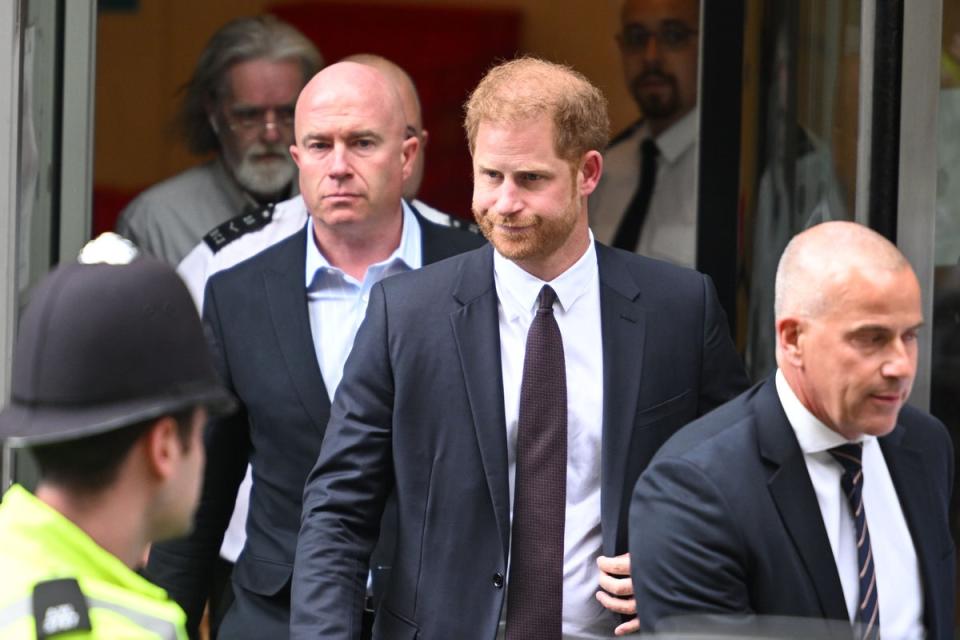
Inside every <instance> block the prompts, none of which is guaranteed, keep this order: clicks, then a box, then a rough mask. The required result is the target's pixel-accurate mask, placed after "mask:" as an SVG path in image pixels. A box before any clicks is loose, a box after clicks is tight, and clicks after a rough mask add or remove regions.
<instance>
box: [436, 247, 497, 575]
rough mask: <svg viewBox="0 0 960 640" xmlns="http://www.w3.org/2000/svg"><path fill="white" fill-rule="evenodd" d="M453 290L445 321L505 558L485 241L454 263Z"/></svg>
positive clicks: (492, 302)
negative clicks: (456, 270) (452, 307)
mask: <svg viewBox="0 0 960 640" xmlns="http://www.w3.org/2000/svg"><path fill="white" fill-rule="evenodd" d="M453 296H454V298H455V299H456V300H457V302H458V303H459V304H461V305H462V306H461V307H460V308H459V309H458V310H457V311H455V312H453V313H452V314H451V315H450V322H451V324H452V325H453V335H454V340H455V341H456V345H457V353H458V355H459V356H460V365H461V367H462V368H463V377H464V382H465V384H466V388H467V399H468V401H469V403H470V411H471V413H472V415H473V425H474V428H475V429H476V433H477V443H478V445H479V447H480V457H481V458H482V460H483V468H484V471H485V473H486V476H487V484H488V486H489V489H490V498H491V500H492V501H493V508H494V511H495V513H496V518H497V527H498V529H499V532H500V541H501V544H502V546H503V553H504V557H505V558H506V555H507V549H508V545H509V540H510V494H509V488H508V483H507V474H508V469H507V438H506V433H507V432H506V417H505V416H504V408H503V370H502V368H501V363H500V324H499V318H498V315H497V292H496V288H495V287H494V284H493V249H492V248H491V247H489V246H487V247H484V248H482V249H479V250H476V251H473V252H471V253H469V254H466V259H465V260H464V261H463V262H461V263H460V273H459V279H458V281H457V284H456V285H455V288H454V291H453Z"/></svg>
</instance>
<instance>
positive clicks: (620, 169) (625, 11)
mask: <svg viewBox="0 0 960 640" xmlns="http://www.w3.org/2000/svg"><path fill="white" fill-rule="evenodd" d="M620 15H621V25H622V29H621V31H620V33H619V34H618V36H617V43H618V44H619V46H620V54H621V56H622V59H623V73H624V77H625V79H626V83H627V87H628V88H629V90H630V93H631V95H633V99H634V100H635V101H636V103H637V106H638V107H640V111H641V113H642V118H641V119H640V120H639V121H638V122H636V123H635V124H633V125H632V126H631V127H630V128H628V129H627V130H625V131H624V132H622V133H621V134H619V135H618V136H616V137H615V138H614V139H613V141H612V142H611V144H610V146H609V147H608V148H607V150H606V151H605V152H604V154H603V160H604V175H603V177H602V178H601V180H600V184H599V185H598V186H597V189H596V190H595V191H594V192H593V195H591V196H590V226H591V228H592V229H593V232H594V233H595V234H597V239H598V240H600V241H601V242H606V243H608V244H611V245H613V246H615V247H619V248H621V249H626V250H627V251H635V252H637V253H639V254H641V255H645V256H650V257H652V258H660V259H662V260H667V261H669V262H673V263H675V264H679V265H682V266H686V267H695V266H696V259H697V201H696V179H695V178H696V142H697V113H698V110H697V108H696V107H697V57H698V55H699V37H698V32H699V25H700V0H624V2H623V6H622V9H621V14H620Z"/></svg>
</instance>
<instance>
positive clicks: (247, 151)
mask: <svg viewBox="0 0 960 640" xmlns="http://www.w3.org/2000/svg"><path fill="white" fill-rule="evenodd" d="M322 64H323V60H322V58H321V56H320V53H319V52H318V51H317V50H316V48H315V47H314V46H313V44H312V43H311V42H310V41H309V40H307V38H306V37H304V36H303V34H301V33H300V32H299V31H297V30H296V29H294V28H293V27H291V26H290V25H288V24H286V23H285V22H281V21H280V20H278V19H276V18H274V17H273V16H269V15H266V16H259V17H253V18H239V19H237V20H234V21H232V22H229V23H228V24H227V25H225V26H224V27H222V28H221V29H220V30H219V31H217V33H215V34H214V35H213V37H212V38H211V39H210V42H209V43H208V44H207V46H206V48H205V49H204V51H203V53H202V54H201V55H200V60H199V61H198V63H197V67H196V69H195V70H194V73H193V77H192V78H191V79H190V81H189V82H188V83H187V84H186V86H185V93H184V97H183V103H182V106H181V110H180V114H179V117H178V124H179V126H180V129H181V131H182V133H183V135H184V138H185V139H186V142H187V146H188V147H189V149H190V151H192V152H193V153H196V154H198V155H204V154H209V153H215V154H216V155H217V157H216V158H215V159H214V160H211V161H210V162H207V163H205V164H202V165H200V166H198V167H194V168H192V169H189V170H187V171H185V172H184V173H181V174H179V175H176V176H174V177H172V178H169V179H167V180H165V181H163V182H161V183H160V184H157V185H155V186H153V187H151V188H150V189H148V190H147V191H145V192H143V193H142V194H140V195H139V196H138V197H137V198H136V199H135V200H134V201H133V202H131V203H130V204H129V205H128V206H127V208H126V209H124V210H123V212H122V213H121V214H120V218H119V220H118V222H117V231H118V233H120V234H122V235H124V236H126V237H127V238H128V239H130V240H131V241H133V242H134V244H136V245H137V246H138V247H139V248H140V249H142V250H143V251H144V252H145V253H148V254H150V255H153V256H156V257H158V258H162V259H163V260H166V261H167V262H168V263H170V264H171V265H173V266H176V265H177V264H178V263H179V262H180V261H181V260H182V259H183V257H184V256H185V255H187V253H188V252H189V251H190V250H191V249H193V247H194V246H195V245H196V244H197V243H198V242H200V239H201V238H202V237H203V236H204V234H205V233H207V232H208V231H210V230H211V229H213V228H214V227H216V226H217V225H220V224H221V223H223V222H226V221H227V220H230V219H231V218H234V217H236V216H239V215H242V214H244V213H249V214H250V215H252V216H255V217H256V219H257V220H258V221H259V222H260V223H261V224H263V223H264V222H265V221H266V220H268V219H269V209H266V207H267V205H270V204H272V203H276V202H279V201H281V200H286V199H287V198H289V197H290V196H292V195H294V194H295V193H296V190H297V184H296V180H295V177H296V173H297V172H296V166H295V165H294V163H293V160H292V159H291V158H290V154H289V153H288V152H287V148H288V147H289V146H290V143H291V142H293V107H294V102H295V101H296V99H297V94H299V93H300V89H301V88H303V85H304V84H306V82H307V80H309V79H310V78H311V77H312V76H313V74H314V73H315V72H316V71H317V69H319V68H320V66H321V65H322ZM264 211H266V214H264V213H263V212H264ZM264 216H266V217H264Z"/></svg>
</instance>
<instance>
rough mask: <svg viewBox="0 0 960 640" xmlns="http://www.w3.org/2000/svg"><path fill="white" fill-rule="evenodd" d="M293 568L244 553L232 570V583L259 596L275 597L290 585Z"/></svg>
mask: <svg viewBox="0 0 960 640" xmlns="http://www.w3.org/2000/svg"><path fill="white" fill-rule="evenodd" d="M291 575H293V566H292V565H289V564H285V563H282V562H274V561H272V560H264V559H261V558H258V557H256V556H252V555H250V554H248V553H245V554H243V555H241V556H240V558H239V559H238V560H237V564H236V566H235V567H234V568H233V581H234V582H235V583H236V584H237V585H238V586H240V587H243V588H244V589H246V590H247V591H250V592H252V593H256V594H258V595H261V596H275V595H277V594H278V593H280V591H281V590H282V589H283V588H284V587H285V586H287V585H288V584H289V583H290V576H291Z"/></svg>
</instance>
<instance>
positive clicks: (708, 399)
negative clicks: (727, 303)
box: [697, 276, 750, 416]
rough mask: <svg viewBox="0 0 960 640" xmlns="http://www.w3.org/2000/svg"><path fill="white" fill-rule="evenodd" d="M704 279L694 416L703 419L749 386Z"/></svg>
mask: <svg viewBox="0 0 960 640" xmlns="http://www.w3.org/2000/svg"><path fill="white" fill-rule="evenodd" d="M702 277H703V289H704V292H703V293H704V305H703V309H704V318H703V362H702V364H701V367H700V397H699V399H698V403H697V415H698V416H702V415H704V414H705V413H709V412H710V411H712V410H713V409H716V408H717V407H719V406H720V405H722V404H724V403H725V402H727V401H728V400H732V399H733V398H735V397H736V396H738V395H739V394H740V393H742V392H743V391H745V390H746V389H747V387H749V386H750V380H749V378H747V374H746V371H744V368H743V361H742V360H741V359H740V355H739V354H738V353H737V349H736V347H735V346H734V344H733V339H732V338H731V337H730V325H729V324H728V323H727V316H726V314H725V313H724V312H723V307H721V306H720V300H719V299H717V291H716V289H715V288H714V286H713V282H712V281H711V280H710V278H709V277H708V276H702Z"/></svg>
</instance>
